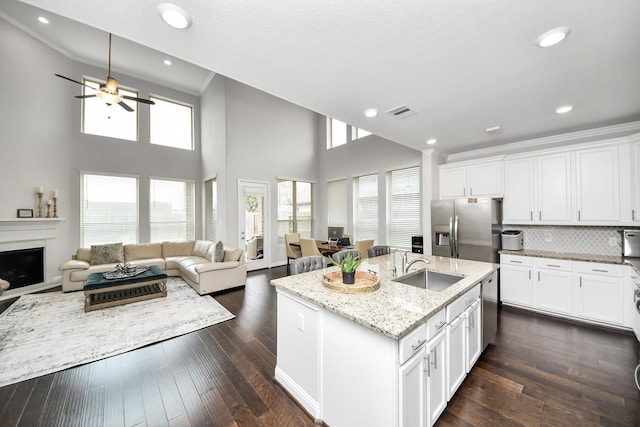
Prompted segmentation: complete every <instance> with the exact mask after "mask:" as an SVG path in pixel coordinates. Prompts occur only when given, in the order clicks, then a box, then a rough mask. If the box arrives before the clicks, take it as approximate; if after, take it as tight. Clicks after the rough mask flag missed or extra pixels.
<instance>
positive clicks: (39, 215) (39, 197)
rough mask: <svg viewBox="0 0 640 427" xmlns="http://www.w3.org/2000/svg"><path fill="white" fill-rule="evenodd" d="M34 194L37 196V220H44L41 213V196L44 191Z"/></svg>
mask: <svg viewBox="0 0 640 427" xmlns="http://www.w3.org/2000/svg"><path fill="white" fill-rule="evenodd" d="M36 194H37V195H38V218H44V215H43V213H42V195H43V194H44V191H38V192H36Z"/></svg>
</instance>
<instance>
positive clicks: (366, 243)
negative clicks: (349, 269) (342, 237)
mask: <svg viewBox="0 0 640 427" xmlns="http://www.w3.org/2000/svg"><path fill="white" fill-rule="evenodd" d="M371 246H373V239H367V240H358V241H357V242H356V248H355V249H356V251H358V252H360V258H361V259H366V258H369V252H368V250H369V248H370V247H371Z"/></svg>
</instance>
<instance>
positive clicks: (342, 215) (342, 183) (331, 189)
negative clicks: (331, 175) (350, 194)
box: [327, 179, 347, 227]
mask: <svg viewBox="0 0 640 427" xmlns="http://www.w3.org/2000/svg"><path fill="white" fill-rule="evenodd" d="M327 204H328V211H329V212H328V218H327V220H328V222H327V224H328V225H330V226H336V227H346V226H347V180H346V179H340V180H338V181H331V182H329V183H327Z"/></svg>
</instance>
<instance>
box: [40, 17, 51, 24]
mask: <svg viewBox="0 0 640 427" xmlns="http://www.w3.org/2000/svg"><path fill="white" fill-rule="evenodd" d="M38 21H40V22H42V23H43V24H48V23H49V20H48V19H47V18H45V17H44V16H38Z"/></svg>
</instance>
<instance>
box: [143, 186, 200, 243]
mask: <svg viewBox="0 0 640 427" xmlns="http://www.w3.org/2000/svg"><path fill="white" fill-rule="evenodd" d="M154 181H157V182H167V183H169V182H171V183H181V184H184V186H185V187H184V191H185V194H184V196H185V198H184V207H183V210H184V218H180V219H163V220H154V218H153V216H154V204H155V203H156V200H154V199H153V196H154V192H153V182H154ZM158 203H160V202H158ZM181 208H182V207H181ZM154 225H159V226H162V225H184V234H181V235H173V236H170V237H160V238H158V237H154ZM194 239H195V182H194V181H191V180H182V179H172V178H158V177H152V178H149V241H150V242H154V243H160V242H163V241H186V240H194Z"/></svg>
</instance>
